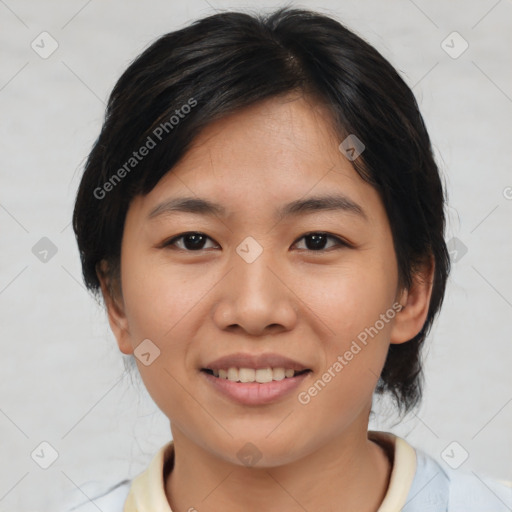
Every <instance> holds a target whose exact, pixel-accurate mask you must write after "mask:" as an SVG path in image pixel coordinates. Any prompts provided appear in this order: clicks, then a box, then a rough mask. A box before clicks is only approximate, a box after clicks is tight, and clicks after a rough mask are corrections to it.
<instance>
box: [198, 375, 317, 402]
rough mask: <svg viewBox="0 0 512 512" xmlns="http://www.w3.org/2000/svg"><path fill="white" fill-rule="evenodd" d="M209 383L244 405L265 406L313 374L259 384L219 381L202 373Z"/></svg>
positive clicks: (289, 391) (227, 380)
mask: <svg viewBox="0 0 512 512" xmlns="http://www.w3.org/2000/svg"><path fill="white" fill-rule="evenodd" d="M201 373H202V374H203V376H204V377H205V378H206V379H207V381H208V382H209V383H210V384H211V385H212V386H213V387H214V389H216V390H217V391H219V392H220V393H221V394H223V395H224V396H227V397H228V398H230V399H232V400H234V401H235V402H238V403H240V404H243V405H264V404H270V403H272V402H276V401H278V400H279V399H281V398H283V397H284V396H286V395H287V394H289V393H291V392H292V391H293V390H294V389H296V388H297V387H298V386H299V385H300V384H301V383H302V381H303V380H304V379H305V378H306V377H308V375H309V374H310V373H311V372H306V373H302V374H301V375H297V376H296V377H289V378H285V379H283V380H273V381H271V382H265V383H264V384H260V383H259V382H233V381H231V380H229V379H219V378H218V377H215V376H214V375H211V374H209V373H206V372H204V371H202V372H201Z"/></svg>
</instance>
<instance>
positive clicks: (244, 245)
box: [232, 236, 277, 300]
mask: <svg viewBox="0 0 512 512" xmlns="http://www.w3.org/2000/svg"><path fill="white" fill-rule="evenodd" d="M232 262H233V265H234V267H235V268H234V269H233V270H234V275H233V279H234V281H235V287H236V290H237V294H240V293H243V294H244V296H245V294H249V296H250V295H251V293H253V294H254V295H257V294H261V293H263V294H268V293H269V292H271V291H273V290H274V289H275V288H276V286H277V283H276V282H275V281H276V279H275V276H274V275H273V273H272V272H271V271H270V268H272V267H273V266H275V261H274V258H273V254H272V249H271V248H270V246H269V245H267V246H266V247H265V248H264V247H263V245H262V243H260V242H258V241H257V240H256V239H255V238H254V237H252V236H248V237H246V238H245V239H244V240H243V241H242V242H240V244H238V246H237V247H236V248H235V252H234V254H233V255H232ZM269 267H270V268H269ZM271 295H272V294H271ZM244 298H245V297H244ZM265 298H266V299H267V300H269V299H270V297H269V296H267V297H265ZM237 299H238V300H241V299H242V297H237Z"/></svg>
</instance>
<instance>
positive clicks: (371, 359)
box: [99, 95, 433, 512]
mask: <svg viewBox="0 0 512 512" xmlns="http://www.w3.org/2000/svg"><path fill="white" fill-rule="evenodd" d="M340 142H341V140H340V138H339V136H337V135H336V134H335V133H334V130H333V128H332V126H331V124H330V123H329V114H328V112H327V110H325V109H324V107H322V106H321V105H320V104H319V103H317V102H315V101H314V100H312V99H308V98H305V97H303V96H299V95H294V96H288V97H286V98H273V99H270V100H267V101H265V102H262V103H259V104H257V105H255V106H251V107H249V108H246V109H244V110H242V111H240V112H238V113H236V114H234V115H230V116H228V117H225V118H223V119H221V120H219V121H216V122H215V123H212V124H210V125H209V126H208V127H207V128H206V129H205V130H204V131H203V132H202V133H201V134H200V135H199V136H198V137H197V139H196V140H195V141H194V144H193V146H192V147H191V149H190V150H189V151H188V153H187V154H186V155H185V157H184V158H183V159H182V160H181V161H180V162H179V164H178V165H176V166H175V167H174V168H173V170H172V172H169V173H168V174H166V175H165V176H164V177H163V178H162V179H161V180H160V182H159V183H158V184H157V186H156V187H155V188H154V189H153V190H152V191H151V192H150V193H149V194H148V195H146V196H138V197H136V198H135V199H134V200H133V201H132V203H131V205H130V207H129V210H128V213H127V217H126V223H125V228H124V234H123V240H122V247H121V287H122V291H121V290H118V292H117V293H115V292H114V293H113V294H110V293H109V291H108V290H109V284H110V285H111V284H112V283H109V281H108V277H106V274H104V273H103V272H101V271H99V277H100V280H101V285H102V291H103V294H104V298H105V302H106V306H107V309H108V313H109V320H110V324H111V327H112V330H113V332H114V334H115V336H116V339H117V342H118V345H119V348H120V350H121V351H122V352H123V353H124V354H133V351H134V349H135V348H136V347H137V346H138V345H139V343H141V341H142V340H144V339H150V340H151V341H152V342H153V343H154V344H155V345H157V346H158V348H159V349H160V356H159V357H158V358H157V359H155V361H154V362H153V363H152V364H150V365H149V366H145V365H143V364H142V363H141V362H140V361H139V360H138V359H136V361H137V365H138V368H139V371H140V374H141V376H142V379H143V381H144V383H145V385H146V387H147V389H148V392H149V393H150V395H151V396H152V398H153V399H154V401H155V403H156V404H157V405H158V407H159V408H160V409H161V410H162V411H163V413H164V414H165V415H166V416H167V417H168V418H169V420H170V425H171V432H172V436H173V439H174V445H175V465H174V469H173V471H172V472H171V474H170V475H169V477H168V478H167V481H166V482H165V489H166V494H167V498H168V501H169V503H170V506H171V507H172V510H173V511H174V512H183V511H187V510H189V509H190V508H191V507H195V508H196V509H197V510H199V511H201V512H203V511H215V510H217V511H218V510H225V511H227V512H229V511H235V510H241V509H243V510H247V511H256V510H257V511H261V510H267V511H277V510H287V511H295V510H297V511H299V510H300V511H303V510H304V509H306V510H309V511H312V510H334V509H336V510H337V511H340V512H343V511H353V510H358V511H360V512H365V511H367V512H371V511H373V512H374V511H376V510H377V509H378V507H379V504H380V503H381V502H382V499H383V498H384V496H385V494H386V490H387V487H388V484H389V477H390V471H391V468H390V464H389V461H388V459H387V457H386V456H385V454H384V452H383V450H382V449H381V448H380V447H379V445H377V444H376V443H374V442H372V441H370V440H368V438H367V429H368V419H369V413H370V409H371V404H372V394H373V391H374V389H375V386H376V383H377V380H378V375H379V374H380V372H381V370H382V367H383V365H384V361H385V357H386V354H387V351H388V348H389V345H390V343H404V342H407V341H408V340H410V339H411V338H413V337H414V336H415V335H416V334H417V333H418V332H419V331H420V329H421V327H422V326H423V324H424V322H425V319H426V315H427V312H428V304H429V300H430V295H431V281H432V271H433V268H432V266H430V267H429V268H425V269H424V270H422V271H421V272H420V273H419V274H418V275H417V276H416V277H417V279H415V280H414V283H413V285H412V287H411V288H410V289H408V290H404V289H400V288H399V284H398V269H397V261H396V255H395V252H394V247H393V240H392V235H391V231H390V226H389V222H388V218H387V215H386V212H385V209H384V206H383V204H382V201H381V199H380V197H379V195H378V193H377V192H376V190H375V189H373V188H372V187H371V186H370V185H368V184H367V183H365V182H364V181H363V180H362V179H361V178H360V177H359V175H358V174H357V173H356V171H355V170H354V169H353V167H352V166H351V163H350V161H349V160H348V159H347V158H345V156H344V155H343V154H342V153H341V152H340V151H339V149H338V145H339V143H340ZM334 192H336V193H340V194H343V195H345V196H346V197H348V198H350V199H351V200H352V201H353V202H356V203H357V204H359V205H360V206H361V207H362V208H363V210H364V212H365V215H366V218H363V217H362V216H360V215H357V214H356V213H354V212H351V211H316V212H308V213H303V214H301V215H299V216H294V217H289V218H281V219H279V218H276V217H274V215H275V213H274V211H275V208H276V207H277V206H280V205H282V204H285V203H288V202H290V201H293V200H296V199H304V198H306V197H310V196H313V195H315V196H316V195H323V194H329V193H334ZM177 196H197V197H201V198H206V199H210V200H212V201H219V200H220V201H221V202H222V205H223V206H224V207H225V208H226V209H227V216H226V217H220V216H206V215H200V214H197V213H173V214H169V215H161V216H159V217H156V218H153V219H151V220H148V214H149V212H151V211H152V210H153V208H155V207H156V206H157V205H159V204H160V203H161V202H162V201H165V200H166V199H169V198H173V197H177ZM185 232H199V233H203V234H205V235H207V236H208V237H209V238H207V239H206V241H205V245H204V248H203V249H202V250H199V251H198V250H196V251H194V250H191V249H188V252H187V249H186V246H185V242H184V240H183V239H180V240H179V241H176V242H175V243H174V246H171V245H169V246H164V242H166V241H168V240H171V239H172V238H174V237H177V236H178V235H180V234H183V233H185ZM312 232H313V233H315V232H328V233H329V234H330V235H334V236H337V237H339V238H340V239H342V240H346V241H347V242H349V243H350V244H351V246H344V245H337V243H336V240H335V239H330V238H327V239H326V241H325V244H324V246H321V247H323V248H321V250H316V251H315V250H313V249H314V245H312V244H311V242H309V243H308V237H307V236H306V237H305V235H307V234H311V233H312ZM248 236H250V237H253V238H254V239H255V240H256V241H257V242H258V243H259V244H260V246H261V247H262V249H263V252H262V253H261V255H260V256H259V257H258V258H257V259H256V260H255V261H254V262H252V263H247V262H246V261H245V260H244V259H242V258H241V257H240V256H239V255H238V254H237V252H236V248H237V246H238V245H239V244H240V243H241V242H242V240H244V239H245V238H246V237H248ZM189 247H190V245H189ZM311 247H313V249H312V248H311ZM308 248H309V250H308ZM103 269H105V267H104V266H103ZM397 302H398V303H400V304H401V305H402V306H405V307H404V309H402V310H401V311H400V312H399V313H398V314H397V315H396V316H395V317H394V318H393V319H392V320H391V321H389V322H388V323H386V324H385V326H384V328H383V329H382V330H380V331H379V333H378V335H377V336H375V337H374V338H372V339H370V341H369V342H368V344H367V345H366V346H365V347H364V349H363V350H361V351H360V352H359V353H358V354H357V355H355V356H354V358H353V359H352V360H351V361H350V362H349V364H347V365H346V366H345V367H344V368H343V370H342V371H341V372H339V373H338V374H337V375H336V377H335V378H333V379H332V380H331V382H329V383H328V384H327V385H326V386H325V388H324V389H322V391H321V392H319V393H318V394H317V396H315V397H313V398H312V399H311V401H310V402H309V403H308V404H307V405H303V404H301V403H299V401H298V399H297V394H298V392H300V391H304V390H306V391H307V389H308V388H309V387H310V386H311V385H312V384H313V383H314V382H315V381H316V380H317V379H318V378H319V377H320V376H321V375H322V373H324V372H325V371H326V370H327V369H328V368H329V367H330V366H332V365H333V363H334V362H335V361H336V360H337V357H338V355H342V354H344V353H345V352H346V351H347V350H348V349H349V347H350V344H351V342H352V340H354V339H356V337H357V335H358V334H359V333H360V332H361V331H363V330H364V329H365V328H366V327H369V326H373V325H374V324H375V322H376V320H378V319H379V315H381V314H383V313H385V312H386V311H387V310H389V309H390V308H391V307H392V305H393V304H395V303H397ZM234 352H247V353H251V354H259V353H266V352H276V353H279V354H282V355H285V356H288V357H290V358H292V359H295V360H297V361H299V362H301V363H303V364H305V365H306V366H307V367H308V368H310V369H311V370H312V372H311V373H310V374H309V375H308V376H307V377H306V379H305V380H304V382H303V383H302V384H301V386H300V389H298V390H297V391H296V392H295V391H294V392H292V393H290V394H288V395H287V396H286V397H284V398H282V399H280V400H279V401H277V402H275V403H272V404H268V405H260V406H243V405H240V404H238V403H235V402H233V401H231V400H229V399H228V398H225V397H224V396H221V395H220V394H219V393H218V392H217V391H215V390H214V389H213V387H212V386H211V384H209V383H208V382H207V380H206V379H205V378H204V375H203V374H201V373H200V369H201V368H202V367H204V366H206V364H207V363H208V362H211V361H213V360H214V359H216V358H218V357H221V356H224V355H228V354H232V353H234ZM247 442H251V443H252V444H254V445H255V446H256V447H257V449H258V450H259V452H260V453H261V459H260V460H259V461H258V463H257V464H256V465H255V466H254V467H246V466H244V464H243V463H242V462H241V461H240V460H239V459H238V457H237V452H238V451H239V450H240V449H241V448H242V447H243V446H244V445H245V444H246V443H247ZM333 482H336V484H335V485H333Z"/></svg>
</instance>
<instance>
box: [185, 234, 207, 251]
mask: <svg viewBox="0 0 512 512" xmlns="http://www.w3.org/2000/svg"><path fill="white" fill-rule="evenodd" d="M190 241H191V243H189V242H190ZM184 243H185V247H186V248H187V249H201V247H202V246H203V245H204V236H203V235H200V234H197V233H193V234H191V235H187V236H185V238H184Z"/></svg>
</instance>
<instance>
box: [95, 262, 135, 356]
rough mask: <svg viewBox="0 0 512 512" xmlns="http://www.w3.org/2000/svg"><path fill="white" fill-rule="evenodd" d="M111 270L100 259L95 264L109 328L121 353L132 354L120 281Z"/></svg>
mask: <svg viewBox="0 0 512 512" xmlns="http://www.w3.org/2000/svg"><path fill="white" fill-rule="evenodd" d="M111 274H112V272H109V269H108V263H107V261H105V260H101V261H100V262H99V263H98V264H97V265H96V275H97V276H98V279H99V281H100V286H101V293H102V295H103V300H104V302H105V307H106V308H107V313H108V321H109V324H110V328H111V329H112V332H113V333H114V336H115V337H116V340H117V345H118V346H119V350H120V351H121V352H122V353H123V354H133V350H134V348H133V347H132V344H131V342H130V339H131V336H130V330H129V326H128V320H127V318H126V315H125V312H124V304H123V297H122V293H121V286H120V283H118V282H115V281H117V280H114V278H113V276H112V275H111Z"/></svg>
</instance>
